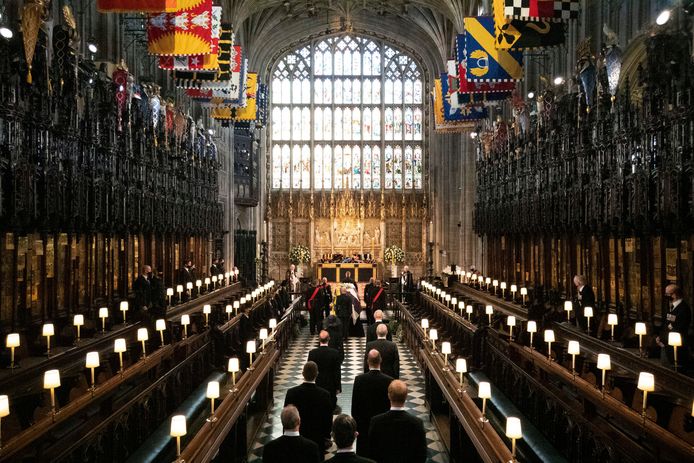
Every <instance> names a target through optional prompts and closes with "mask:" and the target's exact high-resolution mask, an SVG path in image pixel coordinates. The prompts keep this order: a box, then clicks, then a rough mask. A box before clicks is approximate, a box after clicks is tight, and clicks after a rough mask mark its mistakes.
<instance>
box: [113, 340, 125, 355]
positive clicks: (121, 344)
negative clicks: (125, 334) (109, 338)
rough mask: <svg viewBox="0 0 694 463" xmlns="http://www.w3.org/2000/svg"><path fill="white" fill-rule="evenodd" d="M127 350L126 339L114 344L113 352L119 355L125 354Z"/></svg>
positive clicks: (116, 341)
mask: <svg viewBox="0 0 694 463" xmlns="http://www.w3.org/2000/svg"><path fill="white" fill-rule="evenodd" d="M125 350H126V345H125V339H123V338H118V339H116V340H115V341H114V342H113V352H115V353H116V354H118V353H120V352H125Z"/></svg>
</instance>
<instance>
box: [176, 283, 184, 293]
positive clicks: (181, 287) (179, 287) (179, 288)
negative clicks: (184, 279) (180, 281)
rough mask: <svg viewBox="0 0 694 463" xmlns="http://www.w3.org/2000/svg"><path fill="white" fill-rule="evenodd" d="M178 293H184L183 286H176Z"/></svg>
mask: <svg viewBox="0 0 694 463" xmlns="http://www.w3.org/2000/svg"><path fill="white" fill-rule="evenodd" d="M176 292H177V293H182V292H183V285H176Z"/></svg>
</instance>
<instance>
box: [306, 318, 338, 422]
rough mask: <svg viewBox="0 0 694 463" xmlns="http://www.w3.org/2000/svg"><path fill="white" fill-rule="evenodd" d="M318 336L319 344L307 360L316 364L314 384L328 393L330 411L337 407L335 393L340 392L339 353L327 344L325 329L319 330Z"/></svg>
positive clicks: (327, 337)
mask: <svg viewBox="0 0 694 463" xmlns="http://www.w3.org/2000/svg"><path fill="white" fill-rule="evenodd" d="M318 337H319V340H320V345H319V346H318V347H316V348H315V349H312V350H311V351H310V352H309V353H308V360H309V361H312V362H316V365H318V378H317V379H316V384H317V385H318V386H319V387H322V388H323V389H325V390H326V391H328V392H329V393H330V399H331V403H332V406H331V407H330V411H332V410H334V409H335V407H337V394H339V393H340V392H342V364H341V363H340V353H339V352H338V351H337V349H333V348H332V347H330V346H328V342H329V341H330V336H329V335H328V332H327V331H325V330H323V331H321V332H320V334H319V335H318Z"/></svg>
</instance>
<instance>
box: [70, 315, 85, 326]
mask: <svg viewBox="0 0 694 463" xmlns="http://www.w3.org/2000/svg"><path fill="white" fill-rule="evenodd" d="M72 324H73V325H75V326H84V315H82V314H81V313H80V314H77V315H75V317H74V318H73V319H72Z"/></svg>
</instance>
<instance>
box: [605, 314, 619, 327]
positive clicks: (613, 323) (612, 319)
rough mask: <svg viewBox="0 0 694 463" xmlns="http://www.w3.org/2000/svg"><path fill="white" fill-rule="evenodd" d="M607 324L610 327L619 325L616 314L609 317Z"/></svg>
mask: <svg viewBox="0 0 694 463" xmlns="http://www.w3.org/2000/svg"><path fill="white" fill-rule="evenodd" d="M607 324H608V325H610V326H616V325H617V324H619V320H618V319H617V314H616V313H611V314H608V315H607Z"/></svg>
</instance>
